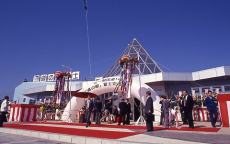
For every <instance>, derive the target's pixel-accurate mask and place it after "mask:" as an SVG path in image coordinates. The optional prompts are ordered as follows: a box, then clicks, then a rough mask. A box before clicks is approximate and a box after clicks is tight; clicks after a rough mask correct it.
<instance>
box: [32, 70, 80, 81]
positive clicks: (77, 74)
mask: <svg viewBox="0 0 230 144" xmlns="http://www.w3.org/2000/svg"><path fill="white" fill-rule="evenodd" d="M79 79H80V71H74V72H71V80H79ZM55 80H56V78H55V75H54V74H43V75H34V77H33V82H46V81H48V82H52V81H55Z"/></svg>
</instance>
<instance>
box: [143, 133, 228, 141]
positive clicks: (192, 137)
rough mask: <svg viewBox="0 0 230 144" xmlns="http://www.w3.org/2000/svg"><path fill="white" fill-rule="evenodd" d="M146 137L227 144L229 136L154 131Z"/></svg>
mask: <svg viewBox="0 0 230 144" xmlns="http://www.w3.org/2000/svg"><path fill="white" fill-rule="evenodd" d="M147 135H151V136H157V137H162V138H170V139H180V140H184V141H192V142H202V143H212V144H229V143H230V135H227V134H215V133H195V132H176V131H156V132H153V133H150V134H147Z"/></svg>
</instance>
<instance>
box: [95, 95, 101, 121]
mask: <svg viewBox="0 0 230 144" xmlns="http://www.w3.org/2000/svg"><path fill="white" fill-rule="evenodd" d="M101 109H102V102H101V101H100V98H99V97H98V98H97V99H96V101H95V103H94V110H95V112H96V116H95V117H96V118H95V121H96V124H101V121H100V120H101Z"/></svg>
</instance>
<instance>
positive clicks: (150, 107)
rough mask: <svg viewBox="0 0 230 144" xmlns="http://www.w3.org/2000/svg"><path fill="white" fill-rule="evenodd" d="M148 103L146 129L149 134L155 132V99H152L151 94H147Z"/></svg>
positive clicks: (148, 92)
mask: <svg viewBox="0 0 230 144" xmlns="http://www.w3.org/2000/svg"><path fill="white" fill-rule="evenodd" d="M146 97H147V100H146V103H145V111H144V112H145V117H146V128H147V132H151V131H153V99H152V97H151V92H150V91H147V92H146Z"/></svg>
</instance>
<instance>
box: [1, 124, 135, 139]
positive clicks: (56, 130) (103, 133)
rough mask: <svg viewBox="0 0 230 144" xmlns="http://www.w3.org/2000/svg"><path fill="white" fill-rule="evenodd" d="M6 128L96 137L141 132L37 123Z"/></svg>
mask: <svg viewBox="0 0 230 144" xmlns="http://www.w3.org/2000/svg"><path fill="white" fill-rule="evenodd" d="M4 127H6V128H15V129H24V130H33V131H42V132H51V133H60V134H68V135H76V136H87V137H96V138H107V139H119V138H123V137H128V136H132V135H136V134H139V133H137V132H115V131H102V130H86V129H76V128H62V127H51V126H50V127H49V126H35V125H23V124H4Z"/></svg>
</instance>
